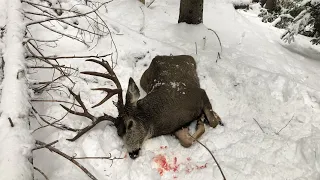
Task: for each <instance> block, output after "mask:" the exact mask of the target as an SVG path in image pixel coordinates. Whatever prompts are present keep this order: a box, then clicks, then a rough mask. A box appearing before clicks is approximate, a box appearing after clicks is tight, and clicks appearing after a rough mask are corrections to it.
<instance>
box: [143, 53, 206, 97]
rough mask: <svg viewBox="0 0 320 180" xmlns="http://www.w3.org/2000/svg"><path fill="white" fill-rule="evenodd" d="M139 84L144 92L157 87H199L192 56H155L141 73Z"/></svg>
mask: <svg viewBox="0 0 320 180" xmlns="http://www.w3.org/2000/svg"><path fill="white" fill-rule="evenodd" d="M140 85H141V87H142V89H143V90H144V91H146V93H150V92H151V91H152V90H154V89H155V88H157V87H160V86H167V87H170V86H171V87H172V88H176V87H179V86H181V87H182V86H184V87H190V88H191V87H200V84H199V79H198V76H197V71H196V62H195V60H194V59H193V57H192V56H188V55H179V56H156V57H155V58H154V59H153V60H152V62H151V64H150V66H149V68H148V69H147V70H146V71H145V72H144V73H143V75H142V77H141V80H140Z"/></svg>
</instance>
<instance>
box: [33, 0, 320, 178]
mask: <svg viewBox="0 0 320 180" xmlns="http://www.w3.org/2000/svg"><path fill="white" fill-rule="evenodd" d="M64 2H66V1H64ZM70 3H75V4H76V1H71V2H70ZM140 6H141V4H140V3H139V2H137V1H136V0H118V1H114V2H112V3H110V4H108V5H107V10H108V11H107V13H104V14H103V16H102V17H103V18H104V19H105V20H106V21H107V22H108V23H109V24H110V25H112V27H113V28H116V29H118V30H119V34H121V35H114V36H113V38H114V40H115V42H116V45H117V49H118V52H119V54H118V65H117V67H116V68H115V72H116V73H117V75H118V77H119V78H120V81H121V83H122V87H123V90H124V91H126V87H127V82H128V79H129V77H133V78H134V79H135V80H136V81H137V82H138V80H139V78H140V77H141V75H142V73H143V71H144V70H145V69H146V68H147V66H148V65H149V63H150V62H151V60H152V58H153V57H154V56H155V55H162V54H164V55H169V54H189V55H192V56H194V57H195V59H196V61H197V63H198V73H199V77H200V80H201V86H202V87H203V88H204V89H205V90H206V91H207V94H208V96H209V98H210V100H211V103H212V105H213V109H214V110H215V111H216V112H217V113H218V114H219V115H220V116H221V118H222V120H223V121H224V122H225V126H224V127H221V126H219V127H217V128H215V129H211V128H209V127H207V128H206V129H207V130H206V133H205V134H204V135H203V136H202V137H201V139H200V141H201V142H203V143H204V144H205V145H206V146H208V148H209V149H211V150H212V151H213V153H214V155H215V157H216V158H217V160H218V162H219V163H220V165H221V167H222V169H223V171H224V173H225V175H226V177H227V179H228V180H232V179H234V180H235V179H237V180H242V179H243V180H244V179H253V180H254V179H259V180H261V179H273V180H283V179H308V180H316V179H319V178H320V130H319V128H320V119H319V118H320V82H319V81H318V79H319V78H320V51H319V50H320V48H319V47H316V46H311V45H310V43H308V41H309V40H308V39H307V38H304V37H297V38H296V39H297V41H296V42H295V43H294V44H290V45H288V44H284V43H283V42H281V41H280V40H279V37H280V35H281V30H279V29H276V28H274V27H272V26H271V25H269V24H264V23H261V22H260V20H259V19H258V18H257V16H256V14H257V11H258V10H257V8H258V7H256V6H254V7H255V8H254V9H255V10H254V11H250V12H240V11H235V10H234V9H233V6H232V4H231V3H230V2H229V1H228V2H225V1H223V0H210V1H205V5H204V7H205V9H204V25H197V26H193V25H186V24H179V25H177V24H176V22H177V18H178V8H179V0H163V1H157V0H156V1H155V2H154V3H153V4H152V5H151V6H150V8H149V9H146V8H145V7H142V10H143V13H142V11H141V9H140ZM144 15H145V16H144ZM144 18H145V19H144ZM143 24H144V26H143V28H142V25H143ZM206 27H208V28H211V29H213V30H215V31H216V32H217V33H218V35H219V36H220V39H221V42H222V47H223V51H222V56H221V59H219V60H218V62H217V63H216V57H217V53H218V52H220V46H219V42H218V40H217V37H216V36H215V34H214V33H213V32H212V31H209V30H207V28H206ZM33 31H34V32H37V35H38V36H39V37H47V36H48V35H47V34H41V33H42V32H41V31H40V30H39V29H37V28H35V29H33ZM66 31H71V29H67V30H66ZM204 37H205V39H206V40H205V43H204V40H203V38H204ZM108 38H109V37H107V38H105V39H103V40H101V41H100V42H99V44H98V45H97V46H96V47H94V48H93V49H92V51H87V50H86V47H85V46H83V45H81V44H79V45H77V44H78V43H75V42H70V40H68V39H62V40H61V43H60V44H59V46H58V47H56V48H54V49H52V48H46V47H44V49H45V50H46V51H47V55H50V54H58V55H74V54H77V55H82V54H97V53H98V54H102V53H108V52H110V48H111V47H110V41H109V40H110V39H108ZM141 57H142V58H141ZM107 60H109V59H107ZM61 63H65V64H71V65H72V66H74V67H79V69H80V71H83V70H99V71H102V68H100V67H99V66H96V65H91V64H90V65H89V64H88V63H85V62H84V61H83V60H80V59H77V60H61ZM44 75H45V74H44V73H42V74H41V73H38V74H35V75H34V76H33V78H34V79H42V78H43V76H44ZM80 77H83V78H76V77H74V80H75V81H76V86H75V90H76V91H78V92H81V95H82V98H83V99H85V103H86V104H87V105H88V107H89V106H92V105H94V104H96V103H97V102H98V101H100V99H101V98H103V95H104V94H101V93H99V92H92V91H90V88H94V87H102V86H108V84H109V83H108V82H107V81H105V80H101V79H99V78H92V77H87V76H83V75H80ZM84 78H85V79H84ZM85 80H86V81H85ZM65 82H67V80H65ZM143 95H144V94H142V96H143ZM50 97H54V98H55V99H65V98H66V95H65V94H64V93H57V92H48V93H44V94H43V95H42V96H41V97H37V98H39V99H41V98H43V99H49V98H50ZM33 104H34V105H35V107H36V108H38V109H39V111H40V114H45V115H48V116H54V117H55V118H60V117H62V116H63V115H64V114H65V111H64V110H63V109H62V108H61V107H60V106H59V104H58V103H56V104H54V105H52V104H48V103H43V102H37V103H35V102H34V103H33ZM90 110H91V111H92V112H94V113H95V114H96V115H98V114H102V113H103V112H106V113H109V114H111V115H114V116H116V115H117V112H116V108H115V107H114V106H113V105H112V102H108V103H106V104H104V105H103V106H101V107H98V108H95V109H90ZM254 119H255V120H256V121H257V122H256V121H255V120H254ZM52 121H54V120H52ZM288 122H290V123H289V124H288ZM62 123H64V124H67V125H69V126H72V127H75V128H82V127H85V126H86V125H87V124H88V123H89V121H88V120H86V119H84V118H80V117H76V116H73V115H68V116H67V117H66V118H65V119H64V120H63V121H62ZM36 125H37V123H36V122H35V123H34V128H36V127H37V126H36ZM259 125H260V126H261V128H262V130H261V129H260V127H259ZM284 127H285V128H284ZM282 128H283V129H282ZM281 129H282V130H281ZM280 130H281V131H280ZM279 131H280V132H279ZM74 135H75V134H74V133H72V132H67V131H60V130H57V129H54V128H45V129H41V130H39V131H36V132H35V133H34V136H35V138H36V139H40V140H43V141H45V142H52V141H54V140H56V139H59V143H57V144H56V145H55V146H56V147H57V148H59V149H60V150H62V151H64V152H66V153H67V154H69V155H71V156H73V155H76V156H108V155H109V153H111V154H112V156H115V157H125V158H124V159H123V160H114V161H113V162H112V161H109V160H81V161H80V162H81V163H82V164H84V165H85V166H86V167H87V168H88V170H90V171H91V172H93V174H94V175H95V176H96V177H97V178H98V179H119V180H129V179H132V180H135V179H137V180H138V179H139V180H143V179H145V180H149V179H152V180H157V179H163V180H167V179H183V180H188V179H190V180H191V179H222V177H221V175H220V172H219V170H218V168H217V166H216V164H215V163H214V161H213V160H212V159H211V157H210V154H209V153H208V152H207V151H206V150H205V149H204V148H203V147H201V146H200V145H199V144H194V145H193V146H192V147H191V148H188V149H185V148H183V147H182V146H181V145H180V144H179V143H178V141H177V140H176V139H175V138H174V137H172V136H162V137H157V138H153V139H150V140H148V141H146V143H145V144H144V146H143V149H142V152H141V156H140V157H139V158H138V159H136V160H131V159H130V158H128V157H127V156H126V155H125V154H126V150H125V149H124V148H123V144H122V142H121V140H120V139H119V138H118V137H117V134H116V130H115V128H114V127H112V126H108V123H101V124H100V125H98V126H97V127H95V128H94V129H93V130H91V131H90V132H89V133H87V134H86V135H84V136H83V137H82V138H80V139H79V140H77V141H76V142H73V143H71V142H68V141H66V140H65V139H66V138H70V137H73V136H74ZM34 155H35V159H34V163H35V166H36V167H38V168H40V169H42V170H43V171H44V172H45V174H47V176H48V177H49V179H50V180H58V179H59V180H61V179H66V180H67V179H77V180H82V179H89V178H88V177H87V176H86V175H85V174H84V173H83V172H81V171H80V170H79V169H78V168H77V167H75V166H74V165H73V164H71V163H70V162H67V161H66V160H65V159H62V158H61V157H58V156H56V155H53V154H52V153H50V152H49V151H47V150H40V151H36V153H35V154H34ZM35 175H36V177H37V178H38V179H43V177H42V176H41V175H40V174H38V173H36V174H35Z"/></svg>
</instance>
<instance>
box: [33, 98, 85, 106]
mask: <svg viewBox="0 0 320 180" xmlns="http://www.w3.org/2000/svg"><path fill="white" fill-rule="evenodd" d="M31 101H32V102H59V103H67V104H74V103H72V102H68V101H63V100H55V99H51V100H49V99H32V100H31ZM74 105H75V106H78V107H81V106H80V105H78V104H74Z"/></svg>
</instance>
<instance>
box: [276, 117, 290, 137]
mask: <svg viewBox="0 0 320 180" xmlns="http://www.w3.org/2000/svg"><path fill="white" fill-rule="evenodd" d="M293 117H294V115H293V116H292V118H291V119H290V121H288V123H287V124H286V125H285V126H284V127H282V128H281V129H280V130H279V131H278V132H277V133H276V134H278V135H279V133H280V132H281V131H282V130H283V129H284V128H286V127H287V126H288V125H289V123H290V122H291V121H292V119H293Z"/></svg>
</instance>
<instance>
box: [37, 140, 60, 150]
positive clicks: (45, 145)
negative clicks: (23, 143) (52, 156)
mask: <svg viewBox="0 0 320 180" xmlns="http://www.w3.org/2000/svg"><path fill="white" fill-rule="evenodd" d="M57 142H59V141H58V140H55V141H53V142H51V143H49V144H44V145H41V146H38V147H35V148H33V149H32V151H35V150H38V149H43V148H47V147H48V146H52V145H54V144H56V143H57Z"/></svg>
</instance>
